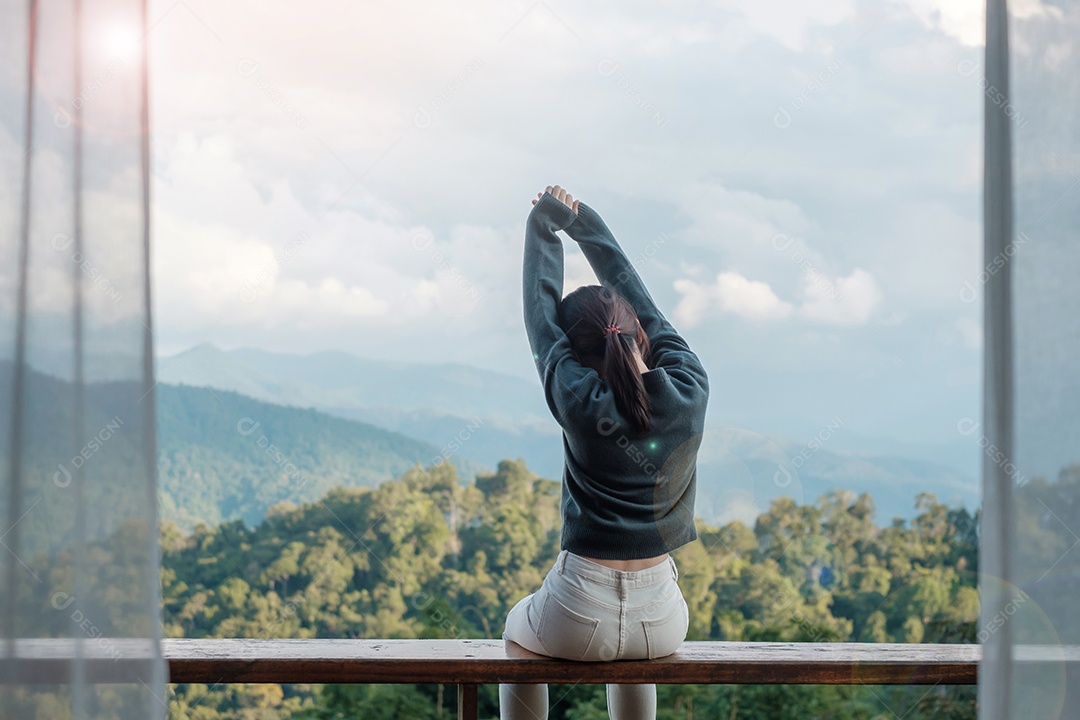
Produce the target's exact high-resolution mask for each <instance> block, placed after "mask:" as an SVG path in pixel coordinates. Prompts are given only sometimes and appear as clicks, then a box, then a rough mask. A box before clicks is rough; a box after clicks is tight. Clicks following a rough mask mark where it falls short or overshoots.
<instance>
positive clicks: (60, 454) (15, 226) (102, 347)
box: [0, 0, 166, 720]
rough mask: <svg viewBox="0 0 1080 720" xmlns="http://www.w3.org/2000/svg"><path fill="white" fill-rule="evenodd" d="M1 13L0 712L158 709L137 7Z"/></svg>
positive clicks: (117, 0)
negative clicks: (0, 409) (0, 400)
mask: <svg viewBox="0 0 1080 720" xmlns="http://www.w3.org/2000/svg"><path fill="white" fill-rule="evenodd" d="M0 8H2V9H0V14H2V16H0V251H2V252H3V257H2V258H0V398H2V403H0V408H2V412H0V717H4V718H45V717H48V718H58V719H61V718H122V719H124V720H126V719H128V718H131V719H132V720H134V719H135V718H138V719H139V720H143V719H145V718H155V717H164V716H165V714H166V709H165V705H164V700H165V682H166V673H165V665H164V662H163V661H162V659H161V657H160V628H161V619H160V612H161V611H160V599H159V595H160V574H159V572H160V570H159V565H160V562H159V555H158V544H157V508H156V490H155V472H156V471H155V448H154V415H155V414H154V393H153V391H152V388H153V368H152V362H151V358H152V353H151V349H152V342H151V341H152V332H151V322H150V311H149V307H150V304H149V297H150V294H149V292H150V291H149V272H148V268H149V262H148V251H149V217H148V210H147V208H148V200H149V198H148V187H149V165H148V147H149V143H148V133H147V132H146V128H147V97H146V86H147V80H146V59H145V58H146V55H145V51H144V49H145V44H144V43H143V39H144V34H145V26H146V20H145V4H144V2H143V0H100V1H99V0H68V1H67V2H34V1H32V0H31V1H28V0H21V1H18V2H16V1H13V0H6V1H5V2H3V4H2V5H0Z"/></svg>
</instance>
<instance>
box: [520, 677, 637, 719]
mask: <svg viewBox="0 0 1080 720" xmlns="http://www.w3.org/2000/svg"><path fill="white" fill-rule="evenodd" d="M654 706H655V704H654ZM547 716H548V690H547V685H544V684H535V685H527V684H525V683H503V684H501V685H499V718H500V720H547ZM612 717H614V716H612Z"/></svg>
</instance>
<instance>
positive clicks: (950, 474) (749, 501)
mask: <svg viewBox="0 0 1080 720" xmlns="http://www.w3.org/2000/svg"><path fill="white" fill-rule="evenodd" d="M158 377H159V379H161V380H163V381H165V382H171V383H184V384H188V385H196V386H203V387H213V388H219V389H224V390H231V391H234V392H237V393H240V394H244V395H249V396H251V397H254V398H258V399H260V400H263V401H266V402H271V403H276V404H281V405H290V406H297V407H310V408H317V409H318V410H320V411H322V412H325V413H328V414H331V415H336V416H338V417H343V418H349V419H352V420H359V421H362V422H365V423H370V424H371V425H375V426H378V427H382V428H386V429H388V430H393V431H396V432H400V433H403V434H404V435H408V436H411V437H415V438H417V439H419V440H422V441H425V442H428V443H430V444H432V445H434V446H436V447H438V448H440V449H443V450H446V449H448V448H450V447H453V448H454V451H455V453H456V454H457V455H458V456H459V457H460V458H462V459H467V460H469V461H471V462H473V463H475V464H476V466H477V467H482V468H484V469H485V470H487V471H492V470H494V468H496V467H497V466H498V463H499V461H500V460H503V459H507V458H519V457H520V458H523V459H524V460H525V461H526V464H527V465H528V467H529V469H530V470H532V471H533V472H536V473H537V474H539V475H540V476H542V477H547V478H552V479H555V480H559V479H561V478H562V469H563V448H562V436H561V433H560V430H559V428H558V426H557V425H556V424H555V422H554V420H553V419H552V418H551V416H550V414H549V413H548V410H547V407H546V405H545V404H544V402H543V393H542V391H541V389H540V386H539V383H530V382H527V381H525V380H523V379H521V378H517V377H513V376H508V375H503V374H500V373H495V372H491V371H487V370H483V369H481V368H475V367H470V366H467V365H461V364H450V363H446V364H423V363H408V362H386V361H379V360H371V359H365V358H360V357H357V356H354V355H350V354H348V353H344V352H321V353H314V354H311V355H296V354H286V353H273V352H268V351H264V350H255V349H238V350H229V351H225V350H221V349H220V348H217V347H215V346H213V345H210V344H203V345H198V346H196V347H194V348H192V349H190V350H188V351H186V352H184V353H180V354H178V355H174V356H172V357H167V358H160V359H159V360H158ZM845 430H846V428H841V429H840V431H839V432H844V431H845ZM835 444H836V443H835V441H834V442H832V443H830V441H829V440H825V441H824V442H822V443H820V447H819V448H815V449H814V451H813V452H812V453H809V454H808V455H807V446H806V444H805V443H800V442H796V441H793V440H789V439H787V438H779V437H773V436H767V435H762V434H759V433H754V432H752V431H749V430H745V429H743V428H737V427H732V426H726V425H722V424H717V423H713V422H709V421H707V422H706V430H705V438H704V440H703V443H702V450H701V454H700V455H699V458H698V476H699V481H698V504H697V505H698V510H697V512H698V514H699V515H701V516H702V517H703V518H706V519H707V520H709V521H710V522H726V521H728V520H731V519H735V518H741V519H743V520H744V521H747V522H751V521H752V517H753V515H756V513H757V512H760V511H761V510H762V509H763V508H765V507H767V506H768V502H769V501H770V500H771V499H773V498H775V497H778V496H780V495H785V494H786V495H791V496H793V497H795V498H796V499H797V500H800V499H802V498H803V496H804V495H805V497H806V498H812V497H818V496H820V495H822V494H823V493H825V492H827V491H828V490H830V489H833V488H837V487H840V488H844V489H848V490H851V491H853V492H855V493H862V492H869V493H870V494H871V495H872V496H873V497H874V500H875V503H876V505H877V512H876V513H875V516H876V517H875V520H876V521H877V522H883V521H888V520H889V519H890V518H892V517H894V516H895V517H904V518H907V517H911V516H912V514H913V510H912V508H913V507H914V504H913V499H914V497H915V496H916V495H917V494H918V493H920V492H924V491H932V492H935V493H937V494H938V497H939V499H940V500H942V501H943V502H948V503H952V504H963V505H964V506H966V507H968V508H969V509H974V508H975V507H977V506H978V504H979V486H978V483H977V481H976V480H975V479H974V478H972V477H970V476H967V475H965V474H964V473H961V472H958V471H956V470H955V469H953V468H951V467H948V466H946V465H943V464H940V463H937V462H933V461H927V460H925V459H919V458H911V457H902V456H897V455H891V454H887V453H885V452H875V453H872V454H870V453H866V454H863V453H858V454H856V453H846V452H842V451H840V450H838V449H837V448H835V447H834V445H835ZM785 471H786V473H787V474H786V475H785Z"/></svg>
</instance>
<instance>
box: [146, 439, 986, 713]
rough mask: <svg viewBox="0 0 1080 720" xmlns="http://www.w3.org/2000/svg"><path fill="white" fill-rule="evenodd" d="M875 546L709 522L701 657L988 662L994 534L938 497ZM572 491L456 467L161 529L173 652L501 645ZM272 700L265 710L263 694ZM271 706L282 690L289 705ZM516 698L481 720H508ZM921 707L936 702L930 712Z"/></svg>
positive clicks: (673, 689)
mask: <svg viewBox="0 0 1080 720" xmlns="http://www.w3.org/2000/svg"><path fill="white" fill-rule="evenodd" d="M916 503H917V505H916V507H917V509H918V511H919V514H918V516H917V517H916V518H915V519H914V520H913V521H912V522H911V523H910V524H908V523H905V522H903V521H899V520H898V521H894V523H893V524H892V525H890V526H889V527H885V528H879V527H875V526H874V525H873V524H872V522H871V520H870V518H871V516H872V513H873V502H872V500H871V498H870V497H869V496H867V495H860V496H858V497H854V496H853V495H852V494H851V493H843V492H834V493H830V494H828V495H826V496H824V497H823V498H821V499H820V501H819V502H818V503H817V504H815V505H802V506H800V505H797V504H796V503H795V502H794V501H793V500H791V499H790V498H780V499H778V500H776V501H774V502H773V503H772V506H771V507H770V508H769V509H768V510H767V511H766V512H765V513H763V514H762V515H761V516H760V517H759V518H758V521H757V522H756V524H755V526H754V527H753V528H750V527H747V526H746V525H744V524H743V523H741V522H738V521H735V522H731V523H728V524H726V525H724V526H722V527H711V526H708V525H706V524H705V523H703V522H701V521H699V525H698V535H699V538H698V540H696V541H695V542H692V543H690V544H689V545H686V546H685V547H683V548H680V549H679V550H678V551H677V552H676V561H677V563H678V566H679V569H680V578H679V583H680V585H681V587H682V590H683V594H684V596H685V597H686V600H687V604H688V605H689V607H690V632H689V636H688V639H691V640H705V639H716V640H743V641H749V640H781V641H793V642H803V641H814V642H823V641H858V642H973V641H974V639H975V625H976V623H977V621H978V594H977V592H976V587H975V583H976V576H975V567H976V559H977V556H976V552H977V521H978V518H977V516H976V517H972V516H970V515H969V514H968V513H967V511H965V510H952V509H949V508H947V507H945V506H944V505H942V504H940V503H938V502H937V501H936V500H935V499H934V497H933V496H932V495H929V494H924V495H920V496H919V498H918V499H917V501H916ZM559 525H560V514H559V485H558V484H557V483H554V482H552V481H550V480H545V479H542V478H539V477H537V476H535V475H534V474H532V473H531V472H529V471H528V470H527V469H526V468H525V465H524V462H523V461H521V460H517V461H509V460H507V461H503V462H502V463H500V465H499V468H498V470H497V471H496V472H495V473H492V474H489V475H481V476H478V477H477V478H476V479H475V482H472V483H470V484H467V485H463V484H462V483H460V482H459V481H458V476H457V472H456V470H455V468H454V467H453V466H452V465H450V464H448V463H443V464H441V465H439V466H436V467H430V468H424V467H421V466H419V465H416V466H414V467H412V468H411V469H409V470H408V471H406V472H405V473H404V474H402V475H401V476H400V477H398V478H396V479H394V480H392V481H389V482H385V483H383V484H382V485H380V486H378V487H376V488H370V489H369V488H336V489H334V490H332V491H330V492H329V493H327V494H326V495H325V496H324V497H322V499H320V500H317V501H314V502H309V503H305V504H300V505H296V506H293V507H289V506H284V505H283V506H279V507H277V508H275V509H274V511H273V512H271V513H269V514H268V516H267V518H266V519H265V520H264V521H263V522H262V523H261V524H260V525H258V526H257V527H255V528H248V527H247V526H246V525H244V524H243V523H242V522H240V521H234V522H227V523H223V524H220V525H217V526H216V527H207V526H199V527H196V528H195V529H194V530H193V531H192V532H191V533H190V534H189V535H186V536H184V535H183V534H182V533H180V532H179V531H178V530H177V528H176V527H174V526H170V525H166V526H165V527H163V529H162V546H163V548H164V559H163V574H162V579H163V585H164V617H165V628H166V634H167V635H169V636H174V637H180V636H183V637H297V638H303V637H337V638H364V637H367V638H466V637H499V636H500V635H501V633H502V629H503V622H504V620H505V617H506V613H507V612H508V611H509V610H510V608H511V607H512V606H513V605H514V603H516V602H517V601H518V600H520V599H521V598H522V597H524V596H525V595H527V594H528V593H530V592H533V591H535V590H536V589H537V587H539V585H540V583H541V582H542V580H543V577H544V575H545V574H546V573H547V571H548V570H549V569H550V567H551V565H552V564H553V562H554V560H555V557H556V556H557V553H558V549H559V529H560V527H559ZM256 687H258V688H261V689H259V690H254V689H253V688H256ZM268 688H276V689H275V690H270V689H268ZM549 690H550V694H551V698H552V709H551V717H552V718H568V719H573V720H591V719H593V718H603V717H606V701H605V696H604V688H603V687H602V686H584V685H581V686H554V685H553V686H551V687H550V688H549ZM925 690H926V689H925V688H918V687H912V688H905V687H898V688H877V687H874V688H869V687H865V686H856V687H842V686H841V687H834V686H821V687H814V686H658V697H659V704H660V708H661V710H660V713H659V715H658V717H659V718H676V717H678V718H687V717H699V718H701V717H708V718H713V717H723V718H787V717H791V718H799V719H800V720H802V719H803V718H813V717H829V718H872V717H885V716H888V715H889V711H890V710H893V711H895V712H896V713H897V714H901V713H903V712H908V711H910V714H908V715H906V716H905V717H906V718H931V717H974V690H973V689H972V688H936V689H935V690H934V692H932V693H929V694H927V695H926V696H925V697H923V693H924V692H925ZM455 692H456V691H455V688H453V687H452V686H447V687H446V688H444V689H439V688H438V686H433V685H417V686H399V685H383V686H324V687H318V686H315V687H310V686H247V687H244V686H216V687H213V688H209V689H207V688H203V687H197V686H177V687H176V688H174V695H173V697H172V699H171V701H170V707H172V708H173V710H174V711H175V713H176V714H177V716H187V717H192V718H207V719H208V720H209V719H211V718H219V717H245V718H274V719H275V720H276V719H284V718H297V719H301V718H302V719H305V720H324V719H330V718H352V717H364V718H406V717H407V718H429V717H430V718H434V717H440V714H439V710H438V708H439V706H440V704H441V707H442V708H443V710H442V714H441V717H452V716H453V710H454V706H455V701H456V698H455ZM497 697H498V696H497V687H495V686H490V687H489V686H484V687H482V688H481V693H480V700H481V715H482V716H484V717H497V715H498V704H497V703H498V701H497ZM920 698H922V699H920Z"/></svg>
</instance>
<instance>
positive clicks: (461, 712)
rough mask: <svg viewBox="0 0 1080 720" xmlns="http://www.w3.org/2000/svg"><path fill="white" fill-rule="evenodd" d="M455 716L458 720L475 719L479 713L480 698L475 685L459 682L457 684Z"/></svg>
mask: <svg viewBox="0 0 1080 720" xmlns="http://www.w3.org/2000/svg"><path fill="white" fill-rule="evenodd" d="M457 688H458V690H457V716H458V720H477V716H478V715H479V714H480V700H479V696H478V694H477V687H476V685H474V684H472V683H469V684H461V685H458V686H457Z"/></svg>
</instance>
